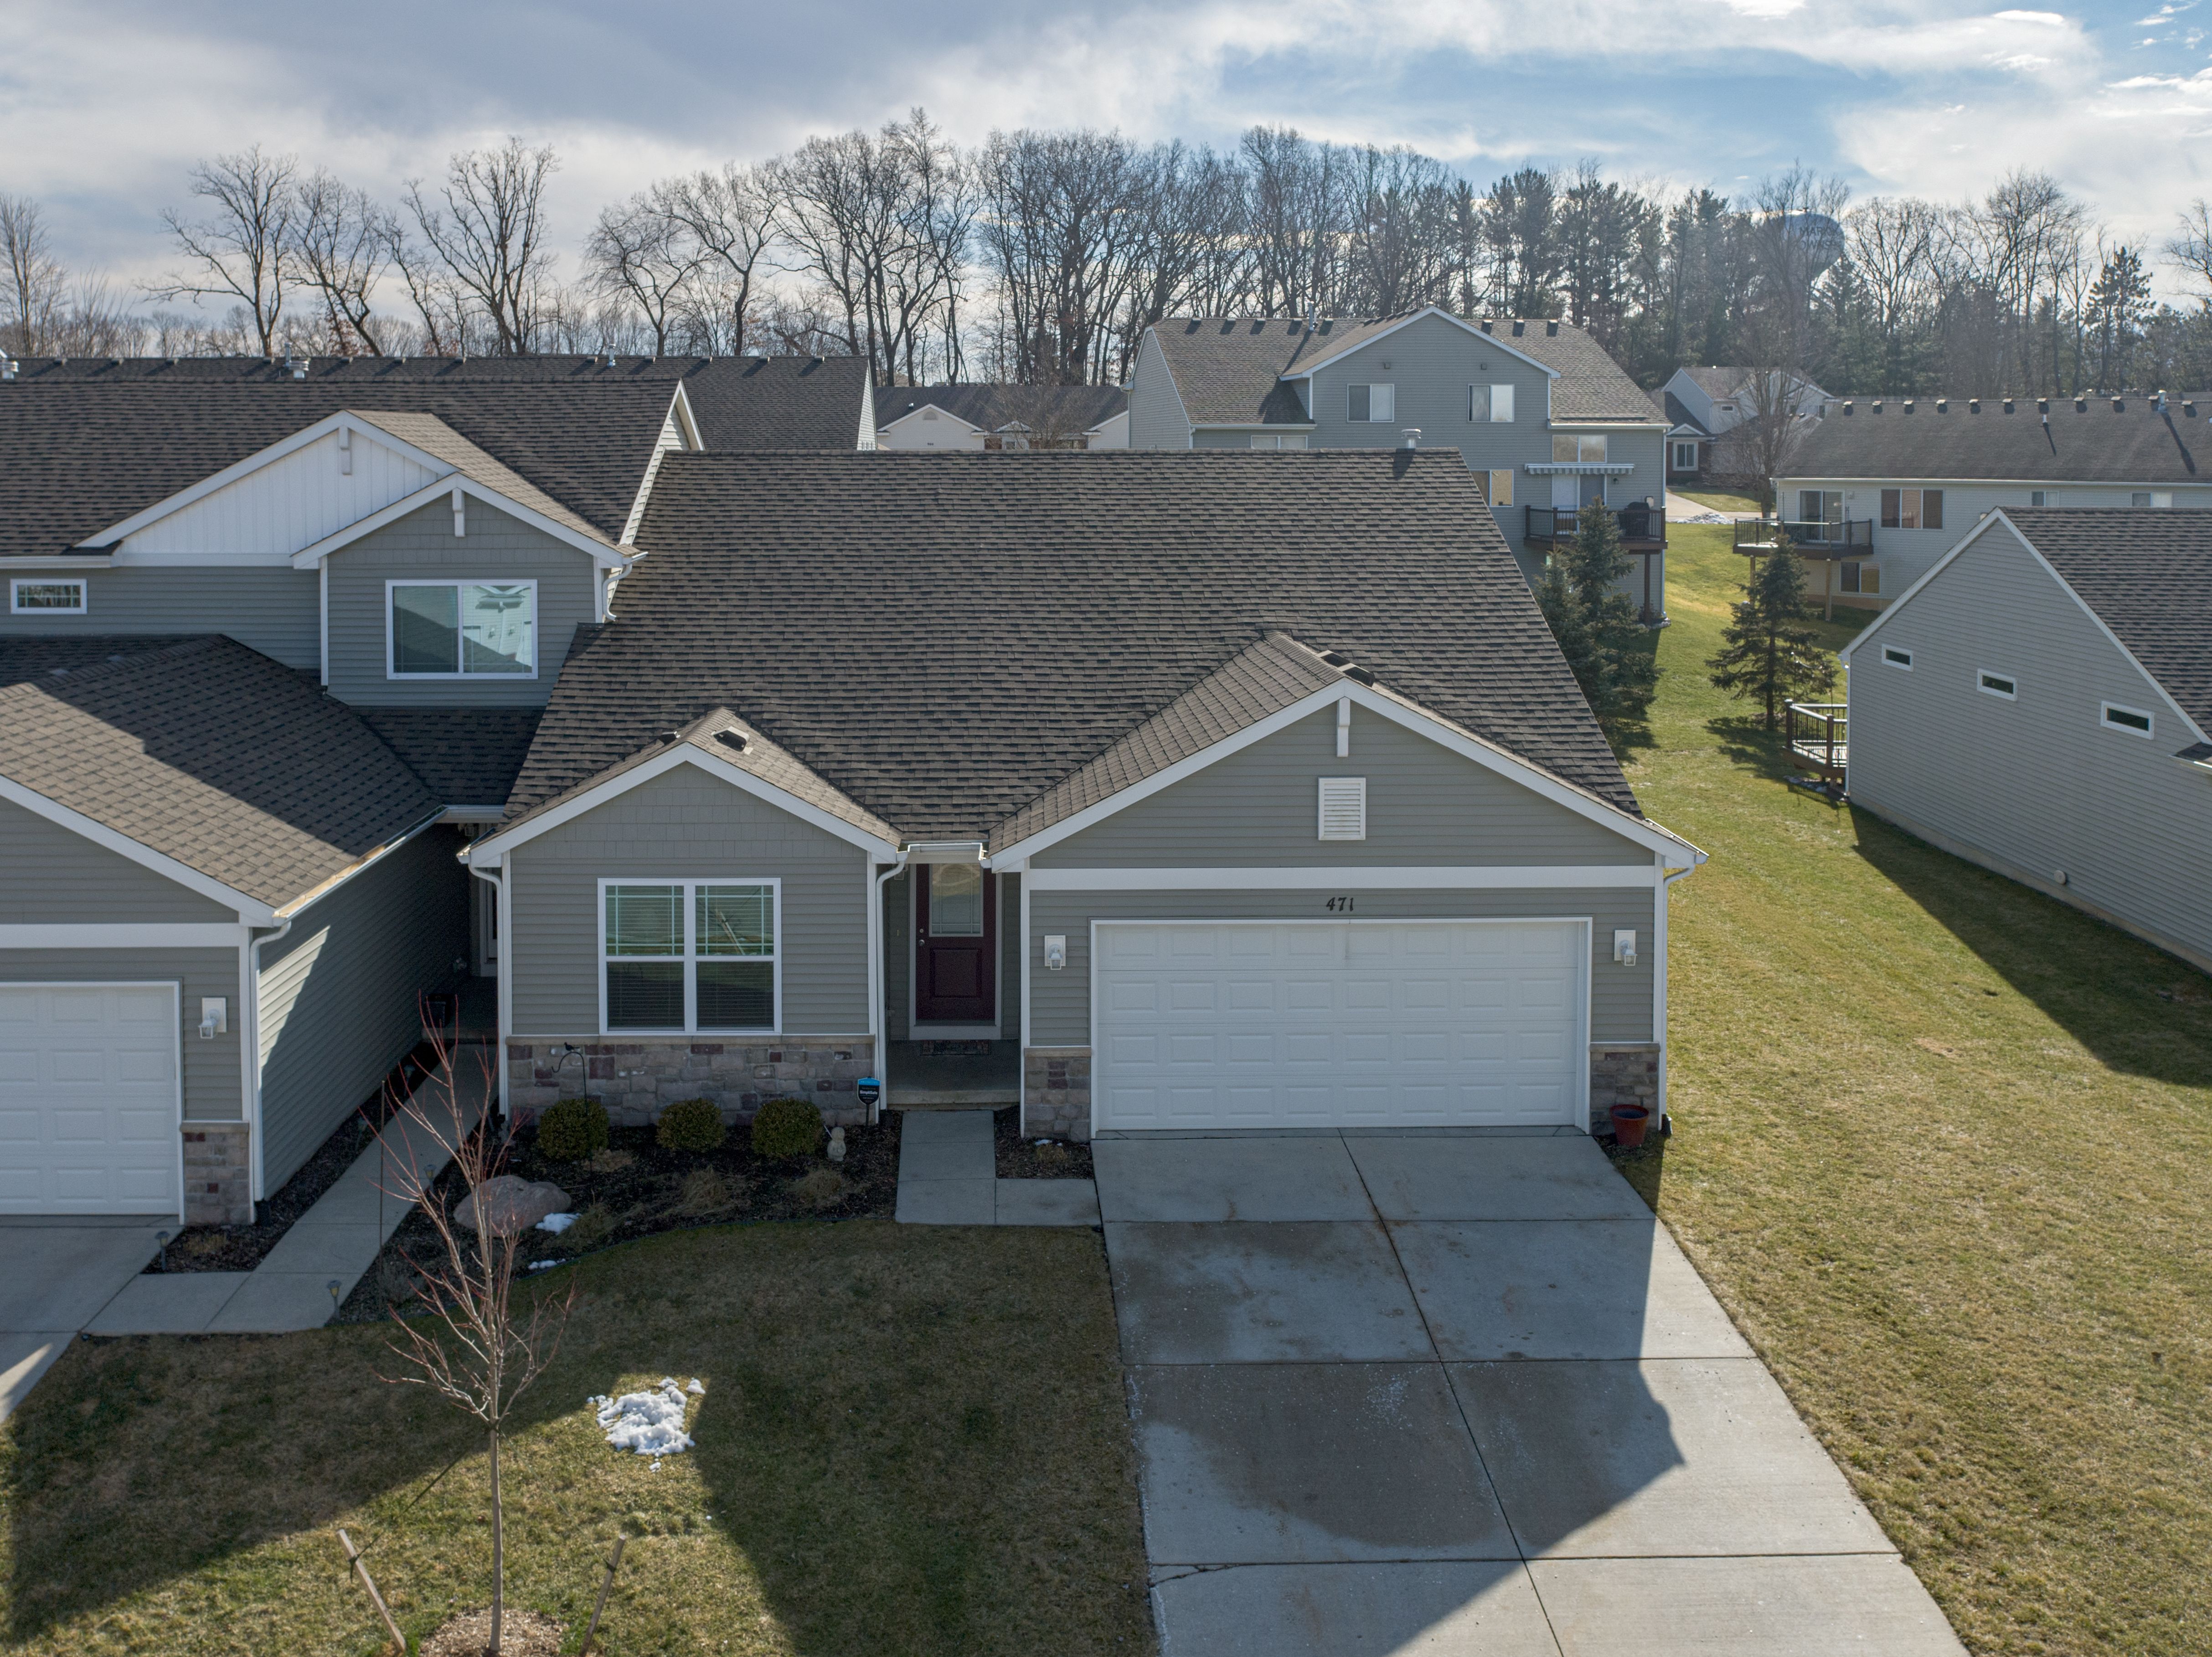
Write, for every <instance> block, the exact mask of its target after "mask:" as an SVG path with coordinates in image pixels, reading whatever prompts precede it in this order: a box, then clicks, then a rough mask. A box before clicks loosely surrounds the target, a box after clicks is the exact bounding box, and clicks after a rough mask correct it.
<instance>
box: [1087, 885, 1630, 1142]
mask: <svg viewBox="0 0 2212 1657" xmlns="http://www.w3.org/2000/svg"><path fill="white" fill-rule="evenodd" d="M1588 935H1589V934H1588V932H1587V929H1586V927H1585V926H1584V924H1583V922H1580V921H1556V920H1516V921H1491V920H1483V921H1473V920H1448V921H1392V920H1375V921H1364V920H1354V921H1316V922H1305V921H1206V922H1202V923H1193V922H1151V921H1145V922H1132V921H1110V922H1108V921H1102V922H1100V923H1099V925H1098V927H1097V956H1096V961H1095V963H1094V965H1093V968H1092V972H1093V978H1092V993H1093V994H1094V995H1095V996H1096V997H1097V1048H1096V1055H1095V1059H1094V1065H1095V1071H1096V1074H1095V1075H1094V1076H1093V1077H1092V1088H1093V1097H1094V1098H1095V1099H1096V1100H1097V1126H1098V1127H1100V1128H1102V1129H1111V1128H1207V1127H1328V1126H1376V1127H1384V1126H1389V1127H1399V1126H1404V1127H1414V1126H1424V1127H1425V1126H1481V1125H1494V1126H1537V1125H1542V1124H1551V1123H1574V1124H1576V1125H1577V1126H1579V1125H1581V1124H1582V1122H1583V1120H1584V1117H1583V1099H1584V1096H1585V1089H1586V1084H1587V1080H1588V1075H1589V1047H1588V1039H1587V1037H1586V1035H1584V1030H1585V1023H1584V1015H1583V989H1584V986H1585V985H1586V983H1587V982H1588V980H1589V970H1588V968H1589V945H1588V944H1587V942H1586V939H1587V938H1588Z"/></svg>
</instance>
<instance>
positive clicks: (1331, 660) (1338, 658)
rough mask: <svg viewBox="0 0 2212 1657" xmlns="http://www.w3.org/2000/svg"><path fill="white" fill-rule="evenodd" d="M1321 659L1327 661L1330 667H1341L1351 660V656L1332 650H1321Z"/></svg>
mask: <svg viewBox="0 0 2212 1657" xmlns="http://www.w3.org/2000/svg"><path fill="white" fill-rule="evenodd" d="M1321 659H1322V660H1323V661H1325V662H1327V663H1328V665H1330V666H1331V667H1342V666H1345V665H1346V664H1347V663H1349V662H1350V661H1351V660H1352V658H1351V657H1349V656H1343V655H1340V654H1338V653H1337V652H1335V651H1334V650H1324V651H1322V653H1321Z"/></svg>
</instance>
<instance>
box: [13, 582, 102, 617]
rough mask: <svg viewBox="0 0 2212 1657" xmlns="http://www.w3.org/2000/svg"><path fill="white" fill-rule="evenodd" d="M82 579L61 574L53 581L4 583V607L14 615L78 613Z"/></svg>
mask: <svg viewBox="0 0 2212 1657" xmlns="http://www.w3.org/2000/svg"><path fill="white" fill-rule="evenodd" d="M84 587H85V583H84V578H83V577H82V575H76V576H64V577H61V578H58V579H56V580H22V581H10V582H9V583H8V608H9V610H12V611H13V612H14V613H15V614H16V615H18V616H82V615H83V614H84V610H85V604H84Z"/></svg>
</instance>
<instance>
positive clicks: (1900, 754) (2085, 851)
mask: <svg viewBox="0 0 2212 1657" xmlns="http://www.w3.org/2000/svg"><path fill="white" fill-rule="evenodd" d="M1884 646H1897V647H1901V648H1904V649H1906V650H1909V651H1911V652H1912V657H1913V662H1912V668H1911V671H1909V672H1908V671H1905V670H1904V669H1902V668H1899V667H1893V666H1890V665H1887V664H1885V663H1884V662H1883V661H1882V659H1881V652H1882V649H1883V647H1884ZM1984 668H1986V669H1989V670H1990V671H1996V672H2002V673H2008V674H2012V675H2015V676H2016V678H2017V683H2018V685H2019V695H2018V700H2017V701H2002V700H2001V699H1999V698H1997V697H1995V696H1991V695H1986V694H1984V693H1983V692H1982V691H1980V690H1979V689H1977V688H1976V687H1977V684H1978V675H1979V673H1980V671H1982V670H1983V669H1984ZM2106 701H2114V702H2119V703H2122V704H2124V706H2127V707H2134V708H2140V709H2142V710H2145V711H2147V712H2149V713H2153V714H2154V718H2155V721H2156V723H2155V726H2154V731H2153V737H2152V739H2149V740H2146V739H2145V738H2143V737H2139V736H2136V735H2134V734H2132V733H2130V732H2127V731H2114V730H2107V729H2106V728H2104V726H2103V725H2101V724H2100V707H2101V704H2103V703H2104V702H2106ZM1850 724H1851V730H1850V739H1851V756H1850V758H1851V763H1850V792H1851V798H1852V799H1853V800H1854V801H1855V802H1856V803H1857V804H1860V805H1863V806H1865V807H1866V808H1868V809H1869V810H1872V811H1874V812H1875V813H1876V814H1878V815H1880V816H1886V817H1890V818H1893V820H1895V821H1897V822H1900V823H1901V824H1903V825H1904V826H1905V827H1906V828H1908V829H1913V830H1915V831H1917V832H1921V833H1925V834H1928V835H1929V836H1930V837H1931V838H1936V837H1941V839H1942V840H1945V841H1951V842H1953V843H1954V846H1955V847H1959V848H1963V849H1966V850H1967V851H1970V852H1972V853H1976V854H1978V856H1979V857H1980V858H1981V859H1985V860H1987V861H1989V862H1990V863H1992V864H1993V865H1995V866H1996V867H1998V868H2000V869H2002V871H2004V872H2005V873H2008V874H2010V875H2013V876H2015V877H2018V878H2024V879H2026V880H2027V881H2028V882H2029V883H2033V884H2036V885H2039V886H2040V887H2041V888H2042V889H2045V890H2046V891H2050V892H2052V893H2054V894H2055V895H2059V896H2062V897H2066V898H2069V899H2070V900H2072V901H2075V902H2077V903H2080V904H2081V905H2083V906H2085V907H2090V908H2092V909H2093V910H2100V911H2102V912H2104V913H2106V914H2107V915H2110V916H2112V917H2116V918H2118V920H2122V921H2124V922H2125V923H2127V924H2129V925H2130V926H2136V927H2138V928H2141V929H2142V931H2144V932H2146V933H2148V934H2150V935H2153V936H2154V937H2155V938H2158V939H2160V940H2161V941H2168V942H2170V943H2171V944H2179V946H2181V947H2182V948H2183V949H2185V950H2191V951H2193V952H2194V953H2195V956H2196V957H2197V959H2198V960H2199V961H2200V962H2204V961H2206V960H2208V958H2212V835H2207V834H2206V826H2207V824H2208V822H2212V784H2208V782H2207V780H2206V778H2205V777H2204V775H2203V773H2202V772H2199V771H2196V770H2193V769H2192V768H2190V767H2187V766H2185V765H2183V764H2181V763H2180V762H2178V761H2176V760H2175V759H2174V758H2173V757H2172V756H2173V755H2174V753H2175V751H2176V750H2179V749H2181V748H2185V747H2186V746H2188V745H2189V744H2190V743H2191V742H2192V741H2194V740H2195V737H2194V736H2193V735H2192V733H2191V731H2189V730H2188V728H2187V727H2186V726H2185V725H2183V723H2182V721H2181V719H2179V716H2178V715H2176V714H2175V713H2174V712H2173V711H2172V709H2171V708H2169V707H2166V705H2165V703H2164V701H2163V700H2162V698H2160V696H2159V695H2158V693H2157V692H2156V690H2155V689H2154V687H2153V685H2152V683H2151V682H2150V680H2149V679H2148V678H2147V677H2145V676H2144V674H2143V673H2142V671H2141V670H2140V669H2138V668H2136V666H2135V665H2133V664H2132V663H2131V662H2130V660H2129V659H2127V657H2126V656H2125V655H2124V654H2123V653H2122V652H2121V651H2120V650H2119V649H2118V646H2115V645H2114V644H2113V643H2112V641H2111V640H2109V639H2107V638H2106V636H2105V634H2104V633H2103V632H2102V630H2101V629H2100V628H2098V627H2097V626H2096V624H2095V623H2094V622H2093V621H2092V620H2091V619H2090V617H2089V616H2087V614H2086V613H2084V611H2083V610H2081V607H2080V605H2078V604H2076V603H2075V600H2074V598H2073V597H2072V596H2071V595H2070V594H2069V592H2067V591H2066V590H2065V589H2064V588H2063V586H2061V585H2060V584H2059V583H2058V582H2057V580H2054V579H2053V578H2052V577H2051V575H2050V574H2047V573H2046V572H2045V570H2044V569H2043V568H2042V567H2041V566H2040V565H2039V564H2038V563H2037V562H2036V561H2035V560H2034V559H2033V557H2032V556H2031V555H2029V554H2028V552H2027V549H2025V548H2024V547H2023V546H2022V545H2021V543H2020V540H2019V538H2018V537H2016V536H2015V535H2014V534H2013V533H2012V532H2011V531H2009V530H2008V529H2006V528H2005V527H2004V526H2002V525H1996V526H1993V527H1992V528H1991V529H1990V531H1988V532H1987V533H1985V534H1984V535H1983V536H1982V537H1980V538H1979V539H1978V540H1977V541H1975V542H1974V543H1973V544H1972V546H1970V547H1968V548H1967V549H1966V550H1965V551H1964V552H1962V553H1961V554H1960V555H1959V556H1958V557H1957V558H1956V559H1954V561H1952V562H1951V563H1949V564H1948V565H1947V566H1945V567H1944V569H1943V571H1942V574H1939V575H1938V576H1936V579H1935V580H1933V581H1931V582H1929V585H1928V586H1926V587H1925V588H1923V590H1922V591H1921V592H1920V593H1919V594H1918V595H1917V597H1915V598H1914V599H1913V600H1912V602H1911V604H1907V605H1905V606H1904V607H1903V608H1902V609H1900V610H1898V611H1897V613H1896V614H1895V615H1894V616H1891V617H1890V618H1888V619H1887V620H1886V621H1885V622H1883V623H1882V624H1881V628H1880V630H1879V631H1878V632H1876V633H1875V634H1872V635H1870V636H1869V637H1868V638H1867V639H1866V640H1865V642H1864V643H1863V645H1861V646H1858V647H1857V648H1856V650H1855V651H1854V652H1853V655H1852V659H1851V676H1850ZM2061 869H2063V870H2064V871H2066V877H2067V878H2066V883H2065V885H2064V886H2063V888H2061V887H2059V886H2058V884H2057V871H2058V870H2061Z"/></svg>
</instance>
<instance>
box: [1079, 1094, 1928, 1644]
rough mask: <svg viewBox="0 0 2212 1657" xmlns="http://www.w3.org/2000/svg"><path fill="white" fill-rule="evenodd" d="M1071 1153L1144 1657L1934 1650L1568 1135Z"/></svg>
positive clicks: (1227, 1140)
mask: <svg viewBox="0 0 2212 1657" xmlns="http://www.w3.org/2000/svg"><path fill="white" fill-rule="evenodd" d="M1092 1154H1093V1156H1094V1158H1095V1161H1096V1165H1097V1185H1098V1194H1099V1203H1100V1207H1101V1210H1102V1212H1103V1216H1104V1223H1105V1235H1106V1247H1107V1253H1108V1257H1109V1261H1110V1264H1111V1266H1112V1273H1113V1281H1114V1292H1115V1312H1116V1314H1117V1317H1118V1319H1119V1321H1120V1326H1121V1348H1122V1362H1123V1363H1124V1365H1125V1366H1126V1368H1127V1375H1128V1387H1129V1397H1130V1400H1131V1408H1132V1413H1133V1418H1134V1422H1135V1428H1136V1433H1137V1442H1138V1450H1139V1472H1140V1478H1141V1487H1142V1494H1143V1499H1144V1512H1145V1539H1146V1551H1147V1554H1148V1556H1149V1557H1150V1560H1151V1563H1152V1595H1153V1604H1154V1610H1155V1614H1156V1616H1157V1617H1158V1623H1159V1628H1160V1633H1161V1649H1162V1652H1163V1654H1164V1657H1195V1654H1200V1653H1203V1654H1206V1657H1244V1654H1249V1657H1261V1654H1267V1657H1304V1654H1312V1657H1322V1654H1329V1657H1335V1654H1343V1653H1352V1652H1361V1653H1374V1654H1378V1657H1379V1654H1383V1653H1414V1652H1419V1653H1423V1654H1429V1657H1474V1654H1482V1657H1500V1654H1511V1657H1616V1654H1619V1657H1627V1654H1636V1657H1691V1654H1698V1657H1716V1654H1718V1657H1842V1654H1844V1653H1850V1654H1855V1657H1863V1654H1868V1653H1873V1652H1881V1653H1882V1654H1884V1657H1962V1654H1963V1648H1962V1647H1961V1646H1960V1644H1959V1642H1958V1641H1957V1639H1956V1638H1955V1637H1954V1636H1953V1634H1952V1632H1951V1630H1950V1628H1949V1626H1948V1624H1946V1623H1945V1621H1944V1619H1943V1617H1942V1612H1941V1611H1938V1610H1937V1608H1936V1604H1935V1602H1934V1601H1933V1600H1932V1599H1930V1598H1929V1595H1928V1593H1927V1592H1926V1590H1925V1589H1924V1588H1923V1587H1921V1585H1920V1583H1919V1581H1918V1580H1917V1578H1915V1577H1914V1576H1913V1575H1912V1573H1911V1571H1910V1570H1909V1569H1906V1567H1905V1564H1904V1563H1903V1561H1902V1560H1901V1559H1900V1558H1899V1556H1898V1554H1897V1551H1896V1550H1895V1549H1894V1548H1893V1547H1892V1546H1891V1545H1890V1544H1889V1541H1888V1539H1887V1537H1885V1536H1884V1535H1883V1533H1882V1532H1881V1528H1880V1527H1878V1526H1876V1525H1875V1522H1874V1520H1873V1518H1872V1516H1871V1515H1870V1514H1868V1512H1867V1510H1866V1508H1864V1507H1863V1505H1862V1504H1861V1503H1860V1502H1859V1501H1858V1499H1857V1496H1855V1495H1853V1493H1852V1491H1851V1490H1850V1486H1849V1485H1848V1484H1846V1483H1845V1482H1844V1478H1843V1475H1842V1473H1841V1472H1838V1469H1837V1468H1836V1466H1835V1465H1834V1463H1833V1462H1832V1461H1831V1460H1830V1459H1829V1458H1828V1455H1827V1454H1826V1452H1825V1451H1824V1450H1823V1449H1822V1448H1821V1447H1820V1444H1819V1443H1818V1442H1817V1441H1815V1440H1814V1438H1813V1436H1812V1435H1810V1434H1809V1433H1808V1431H1807V1430H1806V1429H1805V1427H1804V1425H1803V1423H1802V1422H1800V1421H1799V1420H1798V1418H1797V1415H1796V1411H1794V1410H1793V1409H1791V1407H1790V1403H1789V1400H1788V1399H1786V1398H1785V1397H1784V1395H1783V1393H1782V1390H1781V1388H1780V1387H1778V1386H1776V1384H1775V1382H1774V1381H1773V1378H1772V1377H1771V1376H1770V1375H1768V1374H1767V1372H1766V1369H1765V1366H1764V1365H1762V1364H1761V1363H1759V1360H1758V1358H1757V1357H1754V1356H1753V1354H1752V1352H1751V1350H1750V1349H1749V1348H1748V1347H1747V1345H1746V1344H1745V1343H1744V1341H1743V1338H1742V1337H1741V1336H1740V1335H1739V1334H1738V1333H1737V1332H1736V1331H1735V1327H1734V1326H1733V1325H1732V1324H1731V1323H1730V1322H1729V1319H1728V1316H1727V1314H1725V1313H1724V1312H1723V1310H1722V1308H1721V1307H1720V1305H1719V1303H1718V1302H1717V1301H1715V1300H1714V1298H1713V1296H1712V1295H1711V1292H1710V1291H1709V1290H1707V1289H1706V1288H1705V1284H1703V1283H1702V1282H1701V1281H1700V1280H1699V1278H1698V1275H1697V1273H1696V1272H1694V1271H1693V1270H1692V1268H1691V1266H1690V1265H1689V1262H1688V1261H1687V1259H1685V1258H1684V1256H1683V1255H1682V1253H1681V1252H1680V1250H1679V1249H1678V1248H1676V1247H1675V1246H1674V1241H1673V1240H1672V1238H1670V1237H1669V1236H1668V1234H1667V1232H1666V1230H1665V1229H1664V1228H1663V1227H1662V1226H1660V1225H1659V1224H1658V1223H1656V1221H1655V1219H1654V1218H1653V1217H1652V1215H1651V1214H1650V1211H1648V1210H1647V1209H1646V1208H1645V1207H1644V1205H1643V1203H1642V1202H1641V1200H1639V1199H1638V1198H1637V1196H1636V1194H1635V1193H1634V1192H1633V1191H1632V1190H1631V1189H1630V1188H1629V1187H1628V1185H1627V1184H1626V1181H1623V1180H1621V1179H1620V1176H1619V1175H1618V1174H1616V1173H1614V1171H1613V1168H1611V1167H1610V1166H1609V1165H1608V1164H1607V1161H1606V1159H1605V1156H1604V1155H1603V1153H1602V1152H1601V1151H1600V1150H1598V1149H1597V1147H1596V1146H1595V1144H1593V1143H1592V1142H1591V1141H1590V1140H1589V1138H1587V1137H1586V1136H1584V1135H1582V1134H1579V1133H1562V1134H1557V1135H1553V1134H1534V1135H1509V1134H1497V1133H1468V1132H1462V1133H1457V1134H1439V1133H1418V1134H1416V1133H1397V1134H1387V1133H1376V1134H1369V1135H1359V1134H1356V1133H1344V1134H1336V1133H1329V1134H1323V1135H1301V1136H1270V1135H1237V1136H1224V1137H1212V1138H1208V1137H1193V1138H1182V1137H1176V1138H1144V1139H1118V1140H1117V1139H1108V1140H1102V1141H1100V1142H1099V1143H1097V1144H1095V1145H1093V1147H1092Z"/></svg>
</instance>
